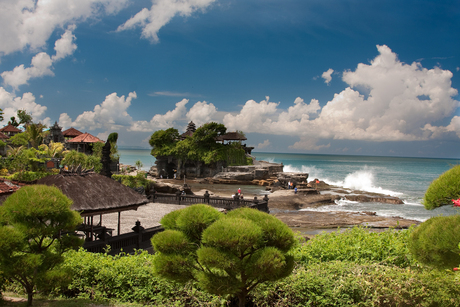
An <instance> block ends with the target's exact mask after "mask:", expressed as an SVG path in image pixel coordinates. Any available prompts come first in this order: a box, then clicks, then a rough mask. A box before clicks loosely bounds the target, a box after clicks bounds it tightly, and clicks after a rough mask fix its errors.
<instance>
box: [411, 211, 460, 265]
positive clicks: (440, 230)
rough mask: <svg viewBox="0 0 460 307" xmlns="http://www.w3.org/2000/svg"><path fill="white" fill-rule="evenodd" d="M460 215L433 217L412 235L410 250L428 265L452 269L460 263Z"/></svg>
mask: <svg viewBox="0 0 460 307" xmlns="http://www.w3.org/2000/svg"><path fill="white" fill-rule="evenodd" d="M458 242H460V215H451V216H438V217H432V218H430V219H428V220H427V221H425V222H423V223H422V224H420V225H419V226H418V227H417V228H416V229H415V231H414V232H413V233H412V235H411V237H410V244H409V247H410V251H411V253H412V254H413V255H414V256H415V258H416V259H417V260H418V261H420V262H422V263H424V264H427V265H430V266H434V267H438V268H449V269H452V268H453V267H456V266H457V265H458V264H459V263H460V255H459V254H460V249H459V248H458Z"/></svg>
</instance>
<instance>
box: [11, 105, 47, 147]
mask: <svg viewBox="0 0 460 307" xmlns="http://www.w3.org/2000/svg"><path fill="white" fill-rule="evenodd" d="M18 115H19V113H18ZM45 128H46V126H45V125H42V124H35V123H31V124H28V125H27V126H26V134H27V136H28V141H29V142H30V145H31V146H32V147H33V148H35V149H37V148H38V146H39V145H40V144H41V143H42V142H43V139H44V138H45V136H46V135H47V134H48V133H49V132H48V131H44V130H43V129H45Z"/></svg>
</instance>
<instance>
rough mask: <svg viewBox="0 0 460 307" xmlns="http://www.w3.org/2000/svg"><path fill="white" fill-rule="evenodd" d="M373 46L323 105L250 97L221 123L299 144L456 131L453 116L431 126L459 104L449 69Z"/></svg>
mask: <svg viewBox="0 0 460 307" xmlns="http://www.w3.org/2000/svg"><path fill="white" fill-rule="evenodd" d="M377 50H378V52H379V55H377V56H376V57H375V59H374V60H373V61H371V63H370V64H363V63H360V64H358V66H357V68H356V69H355V70H354V71H351V70H349V71H345V72H344V73H343V81H344V82H346V83H347V84H348V85H349V86H348V87H347V88H345V89H344V90H343V91H342V92H340V93H337V94H335V95H334V97H333V99H332V100H330V101H328V102H327V103H326V104H325V105H324V106H323V107H322V108H321V107H320V105H319V102H318V101H317V100H314V99H313V100H311V101H310V103H309V104H307V103H305V102H304V101H303V100H302V99H301V98H297V99H296V101H295V102H294V105H293V106H291V107H290V108H289V109H288V111H283V110H280V109H279V108H278V104H276V103H272V102H268V98H267V99H266V100H265V101H262V102H260V103H257V102H255V101H253V100H250V101H248V102H246V104H245V105H244V106H243V108H242V109H241V111H240V112H239V113H238V114H227V115H226V116H225V117H224V124H225V125H226V126H227V127H228V128H229V129H240V130H243V131H245V132H260V131H264V133H271V134H278V135H299V136H301V137H303V139H302V140H301V141H300V142H298V143H296V144H295V145H293V148H299V149H300V148H313V149H314V148H315V146H316V145H311V141H309V142H306V140H307V138H312V139H347V140H368V141H413V140H429V139H435V138H440V137H443V136H444V137H445V136H446V133H447V134H449V133H450V134H452V133H453V132H455V133H457V134H458V135H459V136H460V130H459V128H460V127H459V126H460V125H457V119H456V118H454V119H453V121H452V123H451V124H450V125H449V126H448V127H436V126H433V125H434V123H436V122H437V121H439V120H441V119H445V118H449V117H450V116H452V115H453V113H454V111H455V110H456V109H457V108H458V106H459V101H457V100H455V99H453V97H455V96H456V95H457V90H456V89H454V88H452V87H451V78H452V76H453V74H452V72H450V71H448V70H442V69H440V68H439V67H434V68H432V69H426V68H423V67H422V66H421V64H420V63H417V62H414V63H412V64H405V63H402V62H400V61H399V60H398V58H397V55H396V54H395V53H394V52H392V51H391V49H390V48H388V47H387V46H377ZM359 89H365V90H366V94H367V95H366V96H365V95H362V94H361V93H360V91H359ZM321 146H325V145H321ZM326 146H327V145H326ZM316 148H317V149H320V148H321V147H316Z"/></svg>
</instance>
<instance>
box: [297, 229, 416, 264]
mask: <svg viewBox="0 0 460 307" xmlns="http://www.w3.org/2000/svg"><path fill="white" fill-rule="evenodd" d="M412 232H413V228H410V229H409V230H403V231H397V230H394V229H389V230H386V231H385V232H381V233H376V232H370V231H368V230H366V228H364V227H353V228H351V229H347V230H346V231H345V232H343V233H340V231H337V232H332V233H324V234H321V235H317V236H314V237H313V238H312V239H311V240H310V241H308V242H307V243H306V244H304V245H302V247H301V250H300V253H299V261H301V262H302V263H305V265H308V264H311V263H320V262H328V261H335V260H340V261H353V262H356V263H363V262H369V261H372V262H376V263H381V264H386V265H395V266H399V267H408V266H411V265H413V264H414V260H413V259H411V257H410V254H409V249H408V243H407V242H408V240H409V236H410V234H411V233H412Z"/></svg>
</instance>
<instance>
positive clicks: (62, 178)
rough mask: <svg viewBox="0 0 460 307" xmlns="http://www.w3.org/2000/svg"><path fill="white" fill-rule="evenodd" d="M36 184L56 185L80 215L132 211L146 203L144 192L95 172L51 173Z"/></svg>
mask: <svg viewBox="0 0 460 307" xmlns="http://www.w3.org/2000/svg"><path fill="white" fill-rule="evenodd" d="M37 184H44V185H49V186H53V185H54V186H56V187H57V188H59V189H60V190H61V191H62V193H64V194H65V195H66V196H67V197H68V198H70V199H71V200H73V205H72V209H73V210H76V211H80V213H81V215H82V216H88V215H96V214H103V213H111V212H119V211H125V210H136V209H137V207H139V206H141V205H144V204H146V203H148V202H149V201H148V199H147V197H145V196H144V195H141V194H139V193H137V192H136V191H134V190H133V189H131V188H129V187H127V186H124V185H122V184H121V183H119V182H118V181H116V180H113V179H111V178H108V177H105V176H102V175H100V174H96V173H87V174H81V175H78V174H76V173H73V174H58V175H52V176H48V177H45V178H42V179H39V180H38V181H37Z"/></svg>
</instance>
